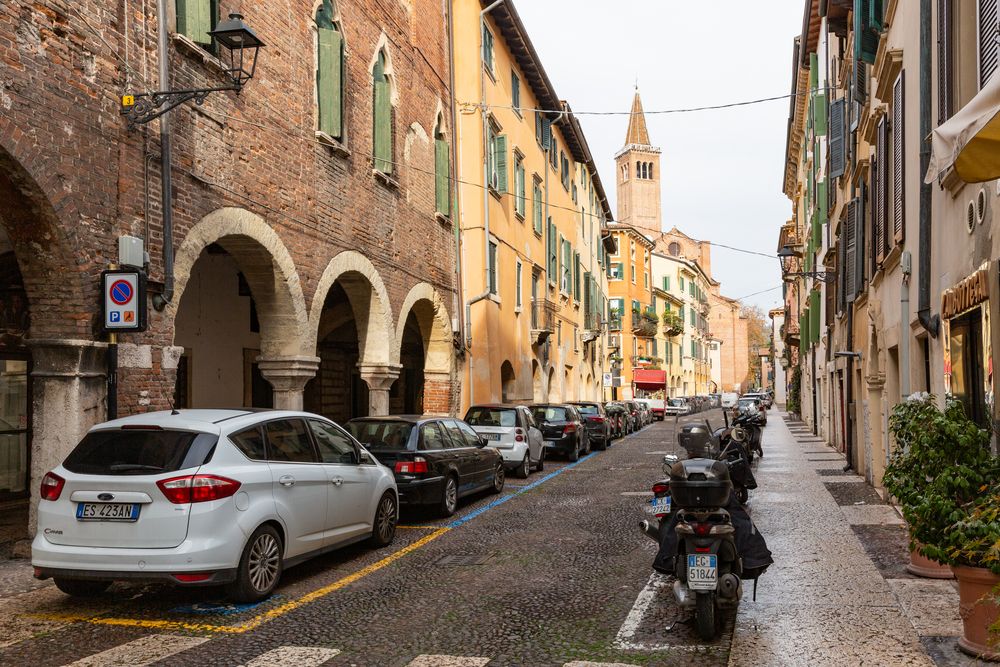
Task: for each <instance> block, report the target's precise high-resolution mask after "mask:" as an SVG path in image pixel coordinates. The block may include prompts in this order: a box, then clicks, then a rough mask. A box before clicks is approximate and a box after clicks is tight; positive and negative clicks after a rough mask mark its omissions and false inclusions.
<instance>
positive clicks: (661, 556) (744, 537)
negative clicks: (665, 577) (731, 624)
mask: <svg viewBox="0 0 1000 667" xmlns="http://www.w3.org/2000/svg"><path fill="white" fill-rule="evenodd" d="M678 509H679V508H678ZM726 511H727V512H729V516H730V519H731V520H732V522H733V527H734V528H735V529H736V535H735V538H736V551H737V553H739V555H740V558H742V559H743V574H742V578H743V579H756V578H757V577H759V576H760V575H762V574H764V572H765V571H766V570H767V568H768V566H769V565H771V564H772V563H773V562H774V559H773V558H771V550H770V549H768V548H767V543H766V542H765V541H764V536H763V535H761V534H760V531H759V530H757V526H755V525H754V523H753V521H752V520H751V519H750V515H749V514H747V511H746V509H744V507H743V506H742V505H740V504H739V502H737V500H736V497H735V494H732V493H731V494H729V504H728V505H727V506H726ZM678 515H679V513H677V512H675V513H673V514H672V515H671V517H670V523H669V525H667V527H666V529H664V530H661V531H660V535H661V536H662V537H661V540H660V550H659V552H657V554H656V559H655V560H654V561H653V569H654V570H656V571H657V572H661V573H663V574H671V575H672V574H674V573H675V569H674V560H675V558H676V557H677V531H676V530H675V528H676V527H677V517H678Z"/></svg>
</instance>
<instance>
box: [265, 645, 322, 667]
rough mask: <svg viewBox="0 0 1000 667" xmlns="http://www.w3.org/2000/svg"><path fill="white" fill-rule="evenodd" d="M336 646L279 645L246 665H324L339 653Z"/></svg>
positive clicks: (266, 666) (305, 666)
mask: <svg viewBox="0 0 1000 667" xmlns="http://www.w3.org/2000/svg"><path fill="white" fill-rule="evenodd" d="M339 654H340V651H339V650H338V649H335V648H320V647H319V646H279V647H278V648H276V649H273V650H270V651H268V652H267V653H264V654H262V655H258V656H257V657H256V658H254V659H253V660H251V661H250V662H248V663H247V664H246V666H245V667H268V666H269V665H294V666H295V667H315V666H316V665H322V664H323V663H324V662H326V661H327V660H329V659H330V658H332V657H334V656H336V655H339Z"/></svg>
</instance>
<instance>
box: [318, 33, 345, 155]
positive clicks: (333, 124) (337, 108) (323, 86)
mask: <svg viewBox="0 0 1000 667" xmlns="http://www.w3.org/2000/svg"><path fill="white" fill-rule="evenodd" d="M317 33H318V35H319V40H318V41H319V53H318V54H317V59H316V60H317V66H316V92H317V99H318V100H319V129H320V132H325V133H326V134H328V135H330V136H331V137H335V138H337V139H339V138H340V137H341V135H343V113H342V105H341V99H342V97H341V95H342V91H343V79H342V75H343V62H344V39H343V36H342V35H341V34H340V33H339V32H337V31H336V30H331V29H328V28H319V29H318V30H317Z"/></svg>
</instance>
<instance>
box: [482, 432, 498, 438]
mask: <svg viewBox="0 0 1000 667" xmlns="http://www.w3.org/2000/svg"><path fill="white" fill-rule="evenodd" d="M483 437H484V438H486V439H487V440H500V434H499V433H483Z"/></svg>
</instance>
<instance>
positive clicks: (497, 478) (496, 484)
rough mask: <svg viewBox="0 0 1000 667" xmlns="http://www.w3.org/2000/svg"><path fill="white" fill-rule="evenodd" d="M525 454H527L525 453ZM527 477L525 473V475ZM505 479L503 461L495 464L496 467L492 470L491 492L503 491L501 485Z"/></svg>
mask: <svg viewBox="0 0 1000 667" xmlns="http://www.w3.org/2000/svg"><path fill="white" fill-rule="evenodd" d="M525 456H527V454H525ZM525 477H527V475H525ZM505 481H506V478H505V477H504V470H503V461H501V462H500V463H498V464H497V469H496V470H494V471H493V493H503V485H504V482H505Z"/></svg>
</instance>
